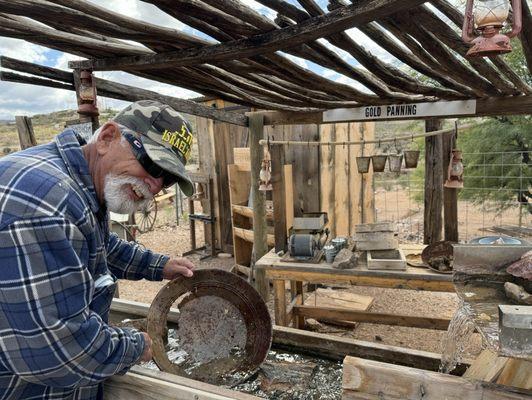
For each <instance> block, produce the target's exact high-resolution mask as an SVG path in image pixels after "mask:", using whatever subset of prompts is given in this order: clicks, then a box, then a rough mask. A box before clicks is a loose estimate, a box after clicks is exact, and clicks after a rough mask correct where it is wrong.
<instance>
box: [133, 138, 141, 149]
mask: <svg viewBox="0 0 532 400" xmlns="http://www.w3.org/2000/svg"><path fill="white" fill-rule="evenodd" d="M133 143H134V144H135V146H137V147H138V148H139V149H141V148H142V144H140V142H139V141H138V140H137V139H135V140H134V141H133Z"/></svg>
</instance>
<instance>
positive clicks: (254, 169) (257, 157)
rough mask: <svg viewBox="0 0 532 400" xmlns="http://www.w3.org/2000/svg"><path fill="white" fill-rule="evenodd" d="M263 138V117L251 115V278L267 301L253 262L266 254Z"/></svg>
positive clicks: (267, 291)
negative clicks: (252, 257) (261, 143)
mask: <svg viewBox="0 0 532 400" xmlns="http://www.w3.org/2000/svg"><path fill="white" fill-rule="evenodd" d="M263 136H264V116H263V115H261V114H251V115H250V116H249V149H250V162H251V197H252V199H253V250H254V253H255V259H254V260H252V263H253V268H252V272H253V276H254V277H255V287H256V289H257V291H258V292H259V293H260V295H261V296H262V298H263V299H264V300H265V301H267V300H268V297H269V294H270V284H269V282H268V279H267V278H266V274H265V271H264V270H263V269H261V270H257V269H256V268H255V266H254V262H256V261H258V260H259V259H260V258H261V257H262V256H264V255H265V254H266V253H267V252H268V244H267V225H266V207H265V203H266V196H265V194H264V192H261V191H260V190H259V174H260V169H261V163H262V158H263V156H264V151H263V148H262V146H261V145H260V144H259V141H260V140H261V139H262V138H263Z"/></svg>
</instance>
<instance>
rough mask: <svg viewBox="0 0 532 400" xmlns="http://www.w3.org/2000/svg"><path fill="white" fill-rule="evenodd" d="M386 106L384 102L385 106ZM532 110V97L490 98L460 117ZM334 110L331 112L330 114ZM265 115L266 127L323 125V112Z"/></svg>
mask: <svg viewBox="0 0 532 400" xmlns="http://www.w3.org/2000/svg"><path fill="white" fill-rule="evenodd" d="M445 103H446V102H445V101H441V102H439V101H436V102H434V103H433V104H434V105H435V106H439V105H440V104H441V105H442V106H444V105H445ZM384 104H386V103H385V102H383V105H384ZM530 110H532V95H528V96H510V97H488V98H484V99H477V100H476V110H475V112H470V113H467V114H463V115H460V117H463V118H466V117H487V116H496V115H528V114H530ZM331 111H334V110H329V112H331ZM261 114H263V115H264V124H265V125H301V124H323V123H325V122H324V121H323V112H322V111H319V112H310V113H294V112H289V111H261ZM451 117H454V118H456V117H457V115H456V114H449V115H447V114H446V115H438V118H443V119H445V118H451ZM426 118H428V116H422V117H416V116H415V115H414V116H412V115H410V116H404V117H398V118H371V117H368V118H355V117H353V118H346V119H341V120H337V121H334V122H330V123H336V122H359V121H390V120H396V121H401V120H414V119H426Z"/></svg>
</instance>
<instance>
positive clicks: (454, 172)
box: [443, 149, 464, 189]
mask: <svg viewBox="0 0 532 400" xmlns="http://www.w3.org/2000/svg"><path fill="white" fill-rule="evenodd" d="M443 186H445V187H447V188H452V189H461V188H463V187H464V164H462V152H461V151H460V150H456V149H454V150H452V151H451V160H450V162H449V168H448V169H447V180H446V181H445V183H444V185H443Z"/></svg>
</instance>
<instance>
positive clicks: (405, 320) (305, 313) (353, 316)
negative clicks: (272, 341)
mask: <svg viewBox="0 0 532 400" xmlns="http://www.w3.org/2000/svg"><path fill="white" fill-rule="evenodd" d="M294 313H295V315H299V316H302V317H307V318H314V319H316V320H323V319H332V320H337V321H353V322H366V323H369V324H381V325H392V326H408V327H412V328H423V329H436V330H443V331H446V330H447V328H448V327H449V322H450V320H449V319H446V318H428V317H416V316H412V315H399V314H386V313H375V312H369V311H359V310H345V309H340V308H333V307H314V306H298V305H295V306H294Z"/></svg>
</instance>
